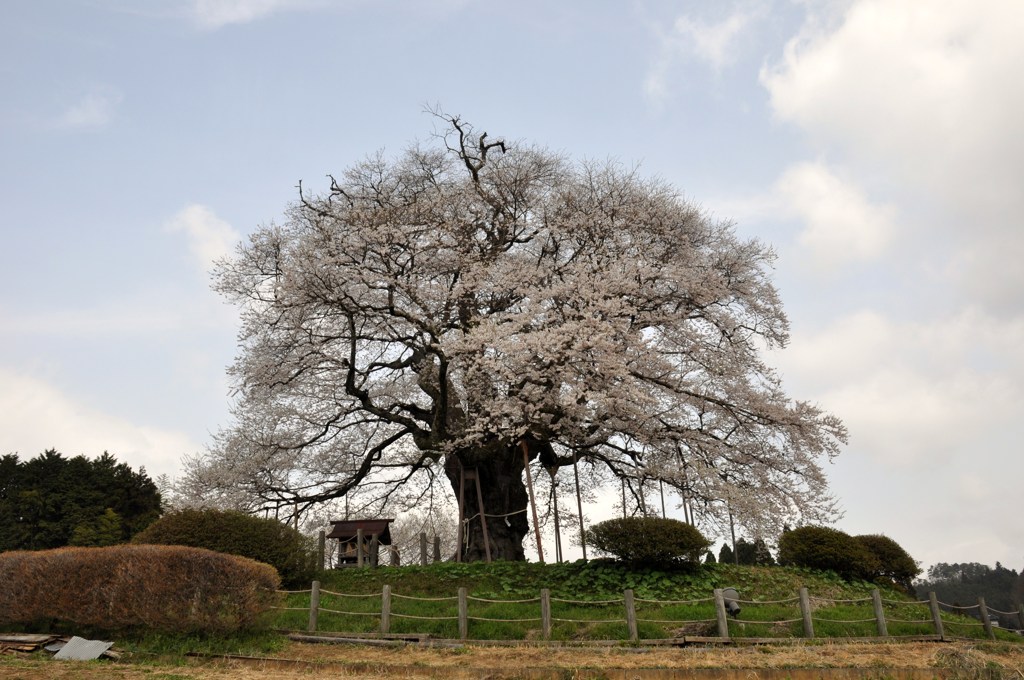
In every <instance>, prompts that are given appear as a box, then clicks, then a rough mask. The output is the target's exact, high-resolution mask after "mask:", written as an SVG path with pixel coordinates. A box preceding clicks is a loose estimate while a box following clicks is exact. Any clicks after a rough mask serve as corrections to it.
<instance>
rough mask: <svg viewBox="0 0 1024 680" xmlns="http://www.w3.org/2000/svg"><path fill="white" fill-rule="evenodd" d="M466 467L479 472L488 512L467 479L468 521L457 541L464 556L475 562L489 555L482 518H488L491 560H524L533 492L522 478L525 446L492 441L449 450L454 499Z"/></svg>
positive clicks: (466, 504)
mask: <svg viewBox="0 0 1024 680" xmlns="http://www.w3.org/2000/svg"><path fill="white" fill-rule="evenodd" d="M463 472H468V473H475V474H476V475H477V478H478V479H479V480H480V491H481V495H482V496H483V503H484V514H485V515H486V518H481V517H480V506H479V501H478V497H477V489H476V482H475V481H474V480H472V479H465V485H464V487H463V504H464V510H463V513H464V515H465V519H466V520H467V521H466V523H465V525H464V526H465V529H464V534H463V542H462V545H461V546H460V547H459V549H460V550H461V551H462V560H463V561H466V562H475V561H481V560H486V559H487V550H486V548H485V547H484V528H483V524H482V523H481V520H482V519H486V521H487V537H488V539H489V540H490V553H491V559H492V560H525V559H526V555H525V553H524V552H523V537H524V536H526V534H527V532H528V531H529V530H530V525H529V521H528V518H527V515H528V512H529V496H528V494H527V492H526V486H525V484H524V483H523V472H524V466H523V451H522V449H521V448H520V447H519V446H518V445H511V446H500V447H499V446H494V447H488V448H486V449H480V450H473V451H465V452H459V454H458V455H451V456H448V459H447V460H446V461H445V473H446V474H447V475H448V480H449V481H450V482H451V485H452V489H453V490H454V491H455V498H456V499H458V497H459V487H460V480H461V479H463V478H464V476H463ZM468 476H472V475H471V474H470V475H468Z"/></svg>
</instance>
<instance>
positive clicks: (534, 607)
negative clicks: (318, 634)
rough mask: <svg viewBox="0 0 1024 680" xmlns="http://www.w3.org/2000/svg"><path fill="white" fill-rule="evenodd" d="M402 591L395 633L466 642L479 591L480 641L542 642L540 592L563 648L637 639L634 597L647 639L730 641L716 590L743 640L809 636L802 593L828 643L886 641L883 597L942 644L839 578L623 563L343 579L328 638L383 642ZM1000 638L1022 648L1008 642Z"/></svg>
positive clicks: (964, 625) (911, 606) (294, 625)
mask: <svg viewBox="0 0 1024 680" xmlns="http://www.w3.org/2000/svg"><path fill="white" fill-rule="evenodd" d="M385 585H388V586H390V588H391V597H392V602H391V626H390V631H391V632H392V633H395V634H414V633H415V634H429V635H432V636H435V637H443V638H456V637H458V635H459V631H458V622H457V614H458V602H457V591H458V589H459V588H466V589H467V592H468V602H467V605H468V615H469V619H470V621H469V637H470V638H471V639H484V640H485V639H512V640H530V639H539V638H540V637H541V636H542V632H541V621H540V591H541V589H544V588H546V589H548V590H549V591H550V596H551V611H552V629H551V639H554V640H628V639H629V631H628V629H627V627H626V622H625V615H624V602H623V591H624V590H625V589H627V588H628V589H631V590H632V591H633V593H634V596H635V604H636V612H637V620H638V632H639V637H640V639H641V640H655V639H665V638H673V637H682V636H710V637H716V636H718V630H717V624H716V614H715V607H714V602H713V600H712V596H713V591H714V590H715V589H716V588H729V587H732V588H736V589H737V591H738V592H739V595H740V599H741V605H742V612H741V614H740V616H739V617H738V618H736V619H731V620H730V621H729V633H730V636H731V637H734V638H759V637H772V638H799V637H802V636H803V634H804V633H803V627H802V620H801V613H800V608H799V602H798V592H799V589H800V588H801V587H806V588H807V589H808V591H809V592H810V595H811V597H810V603H811V607H812V610H813V618H814V627H815V635H816V636H817V637H825V638H829V637H833V638H835V637H873V636H875V635H877V627H876V621H875V618H874V609H873V603H872V601H871V591H872V590H873V589H875V588H879V590H880V594H881V597H882V599H883V608H884V611H885V616H886V619H887V625H888V632H889V634H890V635H893V636H910V635H933V634H934V632H935V629H934V625H933V623H932V620H931V614H930V610H929V609H928V605H927V604H926V603H923V602H921V601H919V600H916V599H914V598H912V597H910V596H908V595H906V594H905V593H904V592H902V591H901V590H900V589H898V588H896V587H886V586H880V585H879V584H876V583H872V582H869V581H865V580H852V581H850V580H846V579H844V578H843V577H841V576H839V575H838V574H836V573H834V572H823V571H816V570H811V569H802V568H782V567H751V566H736V565H729V564H713V565H705V566H703V567H701V568H699V569H697V570H693V569H685V570H673V569H665V568H660V569H659V568H652V567H629V566H627V565H624V564H622V563H619V562H616V561H613V560H591V561H590V562H583V561H578V562H571V563H562V564H548V565H544V564H538V563H511V562H499V563H495V564H490V565H488V564H484V563H473V564H465V563H462V564H460V563H439V564H433V565H428V566H425V567H422V566H411V567H401V568H380V569H375V570H372V569H343V570H336V571H331V572H326V573H324V574H323V575H322V576H321V600H320V606H321V610H320V615H319V622H318V626H317V628H318V630H322V631H345V632H358V633H376V632H378V631H379V629H380V612H381V600H382V590H383V587H384V586H385ZM309 598H310V593H309V592H308V590H305V591H302V592H293V593H291V594H290V595H289V596H288V605H287V606H288V607H292V608H294V609H290V610H279V611H278V614H277V617H276V624H275V625H277V626H279V627H281V628H285V629H291V630H305V629H306V627H307V625H308V620H309V618H308V607H309ZM943 621H944V622H945V624H946V627H947V634H949V635H953V636H957V637H970V638H977V639H983V638H984V637H985V635H986V633H985V631H984V629H983V628H982V627H981V624H980V623H978V622H977V620H975V619H970V618H968V617H963V616H956V615H954V614H950V613H943ZM996 635H997V636H998V637H999V638H1000V639H1004V640H1007V641H1017V642H1019V641H1021V640H1022V639H1021V638H1020V637H1019V636H1016V635H1014V634H1012V633H1010V632H1008V631H999V630H997V631H996Z"/></svg>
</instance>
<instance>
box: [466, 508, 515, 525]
mask: <svg viewBox="0 0 1024 680" xmlns="http://www.w3.org/2000/svg"><path fill="white" fill-rule="evenodd" d="M521 512H526V508H523V509H522V510H513V511H512V512H506V513H504V514H501V515H492V514H491V513H489V512H485V513H484V517H490V518H491V519H501V518H503V517H512V516H513V515H518V514H519V513H521ZM479 516H480V513H479V512H478V513H476V514H475V515H470V516H469V517H467V518H466V519H464V520H462V522H463V523H464V524H469V523H470V522H471V521H472V520H474V519H476V518H477V517H479Z"/></svg>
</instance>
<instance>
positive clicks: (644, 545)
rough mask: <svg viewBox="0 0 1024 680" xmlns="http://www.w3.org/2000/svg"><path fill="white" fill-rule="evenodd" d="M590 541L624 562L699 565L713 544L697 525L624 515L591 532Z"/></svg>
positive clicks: (599, 524) (599, 549)
mask: <svg viewBox="0 0 1024 680" xmlns="http://www.w3.org/2000/svg"><path fill="white" fill-rule="evenodd" d="M586 536H587V543H589V544H590V545H592V546H594V548H596V549H597V550H598V551H600V552H603V553H607V554H610V555H615V556H616V557H618V558H619V559H620V560H622V561H624V562H632V563H640V562H643V563H649V564H654V565H672V564H677V565H682V564H689V565H696V564H700V557H701V555H703V554H704V551H705V550H707V548H708V546H709V545H710V543H709V542H708V540H707V539H706V538H704V535H703V534H701V533H700V531H698V530H697V529H696V528H694V527H693V526H691V525H689V524H687V523H685V522H680V521H679V520H677V519H664V518H661V517H621V518H617V519H609V520H605V521H604V522H599V523H597V524H595V525H594V526H593V527H591V528H590V529H589V530H588V531H587V534H586Z"/></svg>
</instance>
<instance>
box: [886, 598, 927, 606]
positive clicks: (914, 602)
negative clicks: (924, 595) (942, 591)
mask: <svg viewBox="0 0 1024 680" xmlns="http://www.w3.org/2000/svg"><path fill="white" fill-rule="evenodd" d="M881 599H882V602H883V603H884V604H893V605H897V604H930V602H928V600H911V601H909V602H905V601H903V600H887V599H885V598H884V597H883V598H881Z"/></svg>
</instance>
